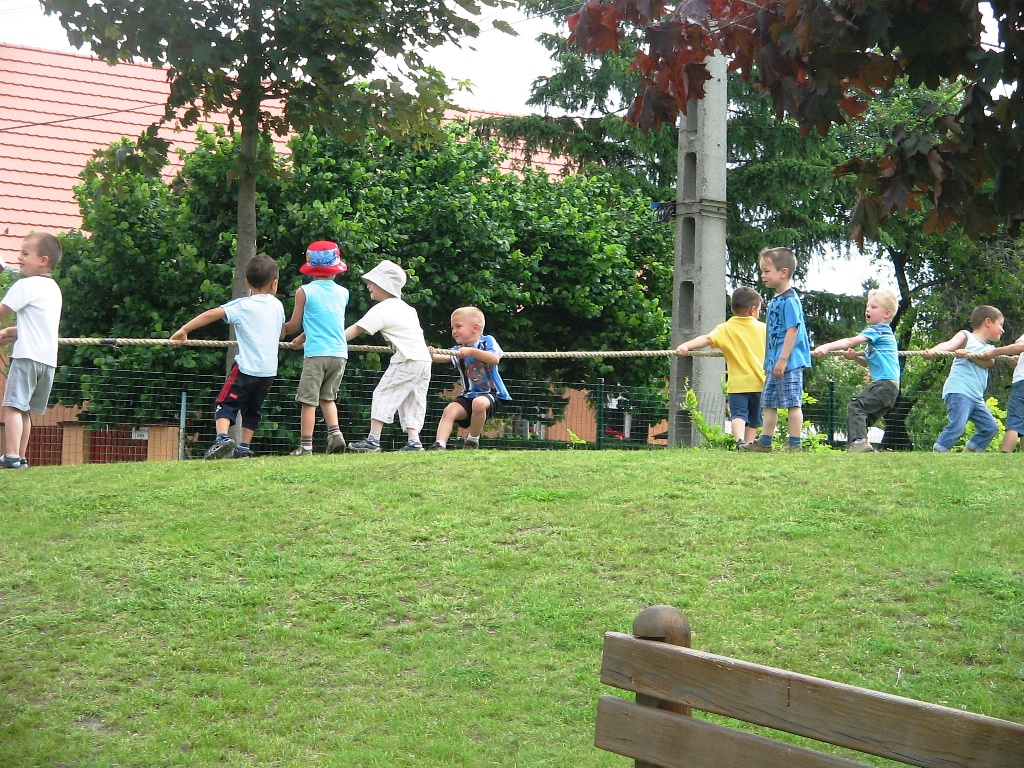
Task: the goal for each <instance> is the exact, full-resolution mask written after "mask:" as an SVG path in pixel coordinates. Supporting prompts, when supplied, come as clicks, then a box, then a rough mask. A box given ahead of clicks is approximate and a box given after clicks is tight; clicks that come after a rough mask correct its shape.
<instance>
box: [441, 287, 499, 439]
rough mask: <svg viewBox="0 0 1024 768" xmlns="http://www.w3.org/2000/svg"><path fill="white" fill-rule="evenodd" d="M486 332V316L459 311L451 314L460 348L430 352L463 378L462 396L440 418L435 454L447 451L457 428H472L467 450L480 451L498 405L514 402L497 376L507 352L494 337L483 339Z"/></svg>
mask: <svg viewBox="0 0 1024 768" xmlns="http://www.w3.org/2000/svg"><path fill="white" fill-rule="evenodd" d="M483 330H484V313H483V312H481V311H480V310H479V309H477V308H476V307H460V308H459V309H456V310H455V311H454V312H452V338H453V339H455V343H456V344H457V345H458V347H457V348H455V349H453V350H451V351H450V352H448V351H445V352H439V351H437V350H436V349H434V348H433V347H431V348H430V356H431V357H432V358H433V360H434V362H435V363H447V362H449V361H450V362H451V363H452V365H454V366H455V367H456V368H458V369H459V374H460V375H461V377H462V393H461V394H460V395H459V396H458V397H456V398H455V399H454V400H453V401H452V402H450V403H448V405H447V406H446V407H445V409H444V413H442V414H441V421H440V422H439V423H438V425H437V437H436V438H435V442H434V444H433V445H432V446H431V447H430V449H431V450H432V451H443V450H445V448H447V447H448V438H449V437H451V434H452V430H453V429H454V428H455V425H456V424H458V425H459V426H460V427H464V428H466V427H468V428H469V437H467V438H466V447H467V448H479V447H480V435H481V433H482V432H483V431H484V424H485V423H486V422H487V419H488V418H490V417H491V416H493V415H494V414H495V413H496V412H497V410H498V401H499V400H511V399H512V397H511V395H509V393H508V390H507V389H505V383H504V382H503V381H502V380H501V374H500V373H498V363H499V362H500V361H501V357H502V355H503V354H504V352H502V351H501V347H500V346H499V344H498V342H497V341H496V340H495V339H494V337H493V336H483V335H482V333H483Z"/></svg>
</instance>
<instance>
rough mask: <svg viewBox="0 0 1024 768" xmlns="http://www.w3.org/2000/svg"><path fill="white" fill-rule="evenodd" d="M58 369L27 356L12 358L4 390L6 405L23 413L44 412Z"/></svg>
mask: <svg viewBox="0 0 1024 768" xmlns="http://www.w3.org/2000/svg"><path fill="white" fill-rule="evenodd" d="M56 370H57V369H56V368H54V367H53V366H52V365H46V364H45V363H39V362H36V361H35V360H29V359H28V358H27V357H15V358H12V359H11V369H10V370H9V371H8V372H7V389H6V390H4V407H5V408H16V409H17V410H19V411H22V412H23V413H24V412H25V411H32V412H33V413H44V412H45V411H46V403H47V402H48V401H49V399H50V389H52V388H53V374H54V372H55V371H56Z"/></svg>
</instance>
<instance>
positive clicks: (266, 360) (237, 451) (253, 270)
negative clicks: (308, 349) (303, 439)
mask: <svg viewBox="0 0 1024 768" xmlns="http://www.w3.org/2000/svg"><path fill="white" fill-rule="evenodd" d="M279 276H280V269H279V268H278V266H277V262H276V261H274V260H273V259H272V258H270V257H269V256H267V255H266V254H263V253H260V254H257V255H256V256H253V257H252V259H251V260H250V261H249V265H248V266H247V267H246V269H245V282H246V284H247V285H248V286H249V290H250V291H251V294H250V295H249V296H243V297H242V298H239V299H234V300H233V301H229V302H228V303H227V304H224V305H222V306H219V307H215V308H214V309H208V310H206V311H205V312H203V313H202V314H200V315H197V316H196V317H194V318H192V319H191V320H189V321H188V322H187V323H185V324H184V325H183V326H181V328H179V329H178V330H176V331H175V332H174V333H173V334H172V335H171V338H172V339H173V340H174V341H182V342H184V341H188V335H189V333H190V332H192V331H194V330H195V329H196V328H202V327H203V326H204V325H209V324H210V323H212V322H215V321H217V320H223V321H225V322H227V323H231V324H232V325H234V326H235V337H236V339H237V340H238V354H237V355H236V356H235V361H234V362H233V363H232V364H231V372H230V373H229V374H228V378H227V381H225V382H224V387H223V388H222V389H221V391H220V394H219V395H218V396H217V410H216V411H215V412H214V418H215V419H216V420H217V439H216V440H215V441H214V443H213V445H211V446H210V447H209V448H208V449H207V450H206V453H205V454H203V458H204V459H226V458H233V459H251V458H252V457H253V452H252V448H250V443H251V442H252V436H253V435H254V434H255V433H256V428H257V427H259V425H260V418H261V417H262V416H263V410H262V409H263V400H264V398H266V396H267V392H269V391H270V386H271V384H273V383H274V377H275V376H277V350H278V348H279V347H280V341H281V339H282V338H283V337H284V306H283V305H282V304H281V302H280V301H279V300H278V298H277V297H276V296H275V295H274V294H275V293H277V280H278V277H279ZM239 413H241V414H242V441H241V442H240V443H237V444H236V443H235V441H234V440H233V439H231V437H230V436H229V435H228V430H229V429H231V425H232V424H233V423H234V422H235V419H236V418H237V417H238V414H239Z"/></svg>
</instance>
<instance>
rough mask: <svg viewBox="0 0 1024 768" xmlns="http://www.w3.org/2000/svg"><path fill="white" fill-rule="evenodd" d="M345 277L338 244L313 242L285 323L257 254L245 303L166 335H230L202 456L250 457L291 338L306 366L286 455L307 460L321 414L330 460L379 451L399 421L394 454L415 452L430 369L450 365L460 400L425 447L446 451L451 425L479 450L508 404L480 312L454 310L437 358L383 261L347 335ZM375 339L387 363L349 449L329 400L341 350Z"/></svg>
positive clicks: (497, 355) (398, 273)
mask: <svg viewBox="0 0 1024 768" xmlns="http://www.w3.org/2000/svg"><path fill="white" fill-rule="evenodd" d="M347 269H348V266H347V265H346V264H345V262H344V261H342V259H341V251H340V249H339V248H338V246H337V245H336V244H335V243H333V242H330V241H326V240H320V241H317V242H315V243H312V244H311V245H310V246H309V248H308V249H307V250H306V263H305V264H303V265H302V266H301V267H299V271H301V272H302V273H303V274H305V275H307V276H309V277H310V278H311V280H310V282H309V283H307V284H306V285H303V286H302V287H301V288H299V289H298V291H297V292H296V294H295V307H294V309H293V311H292V316H291V318H289V319H288V320H287V321H285V316H284V307H283V306H282V305H281V302H280V301H279V300H278V299H277V298H276V297H275V295H274V294H275V293H276V292H277V282H278V277H279V271H278V267H277V263H276V262H275V261H274V260H273V259H271V258H270V257H269V256H265V255H262V254H261V255H258V256H255V257H254V258H253V259H252V260H251V261H250V262H249V266H248V268H247V270H246V282H247V283H248V285H249V289H250V291H251V294H250V295H249V296H246V297H243V298H240V299H235V300H234V301H230V302H228V303H227V304H224V305H223V306H221V307H217V308H215V309H210V310H207V311H206V312H203V313H202V314H200V315H198V316H196V317H195V318H193V319H192V320H189V321H188V322H187V323H185V325H183V326H182V327H181V328H179V329H178V330H177V331H175V332H174V333H173V334H172V335H171V339H173V340H175V341H180V342H185V341H188V334H189V333H191V332H192V331H194V330H195V329H196V328H201V327H202V326H204V325H208V324H209V323H212V322H214V321H216V320H224V321H226V322H228V323H230V324H232V325H233V326H234V328H235V336H236V338H237V341H238V354H237V356H236V358H235V362H234V364H233V365H232V368H231V372H230V373H229V374H228V377H227V380H226V381H225V383H224V387H223V388H222V389H221V392H220V394H219V395H218V397H217V410H216V412H215V414H214V418H215V419H216V423H217V439H216V440H215V441H214V443H213V445H211V446H210V448H209V449H208V450H207V451H206V454H205V458H207V459H221V458H236V459H237V458H249V457H251V456H252V455H253V454H252V449H251V447H250V441H251V440H252V436H253V434H254V432H255V431H256V428H257V426H258V425H259V421H260V415H261V411H262V406H263V400H264V398H265V397H266V394H267V392H268V391H269V390H270V386H271V384H272V383H273V381H274V377H275V376H276V375H277V351H278V347H279V342H280V341H281V340H282V339H283V338H285V336H290V335H292V334H296V333H298V335H297V336H296V337H295V339H293V341H292V347H293V348H295V349H302V350H303V360H302V373H301V375H300V378H299V386H298V393H297V394H296V396H295V400H296V402H298V403H299V404H300V406H301V416H300V422H299V426H300V432H299V434H300V442H299V446H298V447H297V448H296V449H295V450H294V451H292V452H291V455H292V456H309V455H311V454H312V453H313V429H314V425H315V423H316V408H317V407H318V406H319V408H320V410H321V412H322V413H323V417H324V421H325V423H326V426H327V453H340V452H341V451H344V450H346V448H347V449H348V450H349V451H353V452H355V453H377V452H379V451H380V437H381V432H382V431H383V429H384V425H385V424H390V423H392V422H393V421H394V418H395V414H396V413H397V414H398V419H399V423H400V424H401V426H402V429H403V430H404V431H405V433H406V443H405V445H404V446H403V447H402V448H400V449H399V450H402V451H422V450H423V443H422V441H421V440H420V432H421V430H422V429H423V424H424V421H425V420H426V414H427V387H428V385H429V384H430V369H431V365H432V364H433V363H435V362H449V361H451V363H452V364H453V365H454V366H455V367H456V368H457V369H458V370H459V372H460V374H461V378H462V392H461V394H459V396H458V397H456V398H455V399H454V400H453V401H452V402H451V403H449V404H448V406H447V407H446V408H445V409H444V413H443V414H442V416H441V421H440V423H439V424H438V427H437V437H436V440H435V442H434V444H433V445H432V446H431V449H432V450H445V449H446V448H447V446H448V439H449V437H450V436H451V433H452V430H453V429H454V427H455V424H459V425H460V426H463V427H468V429H469V436H468V437H467V438H466V441H465V446H466V447H467V448H479V447H480V435H481V433H482V432H483V428H484V423H485V422H486V420H487V418H488V417H490V416H492V415H493V414H494V413H495V412H496V410H497V408H498V405H499V403H500V402H501V401H502V400H509V399H510V396H509V394H508V390H507V389H506V388H505V385H504V383H503V382H502V380H501V375H500V374H499V372H498V363H499V361H500V360H501V356H502V354H503V353H502V350H501V347H500V346H499V345H498V342H497V341H495V339H494V337H493V336H485V335H483V329H484V315H483V312H481V311H480V310H479V309H477V308H476V307H460V308H459V309H456V310H455V311H454V312H453V313H452V316H451V324H452V338H453V339H454V340H455V344H456V346H455V347H454V348H453V349H451V350H441V351H439V350H436V349H434V348H433V347H429V346H427V343H426V341H425V339H424V336H423V329H422V327H421V326H420V321H419V316H418V315H417V313H416V310H415V309H414V308H413V307H411V306H410V305H409V304H407V303H406V302H405V301H403V300H402V288H403V287H405V283H406V279H407V278H406V274H405V271H404V270H403V269H402V268H401V267H400V266H398V265H397V264H395V263H394V262H392V261H386V260H385V261H382V262H380V263H379V264H378V265H377V266H375V267H374V268H373V269H371V270H370V271H369V272H367V273H366V274H365V275H363V282H364V283H365V284H366V288H367V290H368V291H369V294H370V299H371V300H373V302H374V304H373V306H372V307H371V308H370V309H369V310H368V311H367V312H366V314H364V315H363V316H362V317H361V318H360V319H359V320H358V321H357V322H356V323H354V324H353V325H350V326H348V327H346V326H345V310H346V307H347V306H348V300H349V291H348V289H347V288H345V287H344V286H342V285H339V284H338V283H336V282H335V280H334V278H335V277H336V276H337V275H340V274H342V273H343V272H345V271H347ZM375 333H380V334H381V335H382V336H383V337H384V338H385V339H386V340H387V342H388V343H389V344H390V345H391V347H392V350H393V352H392V355H391V362H390V364H389V365H388V367H387V370H386V371H385V372H384V375H383V376H382V377H381V379H380V381H379V382H378V384H377V386H376V387H375V388H374V390H373V398H372V401H371V406H370V430H369V433H368V434H367V435H366V437H364V438H363V439H361V440H356V441H354V442H352V443H348V444H347V445H346V442H345V437H344V435H343V434H342V432H341V427H340V425H339V423H338V406H337V403H336V399H337V396H338V389H339V387H340V385H341V380H342V377H343V376H344V375H345V366H346V364H347V362H348V342H350V341H352V340H353V339H354V338H356V337H357V336H360V335H362V334H370V335H373V334H375ZM239 415H241V421H242V432H241V438H242V439H241V442H238V443H236V442H235V440H233V439H232V438H231V437H230V435H229V434H228V430H229V429H230V427H231V424H232V423H234V421H235V419H236V418H238V416H239Z"/></svg>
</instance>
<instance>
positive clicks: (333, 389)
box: [284, 240, 348, 456]
mask: <svg viewBox="0 0 1024 768" xmlns="http://www.w3.org/2000/svg"><path fill="white" fill-rule="evenodd" d="M347 270H348V265H347V264H345V262H344V261H342V260H341V249H340V248H338V245H337V243H332V242H331V241H330V240H317V241H316V242H315V243H310V246H309V248H307V249H306V263H305V264H303V265H302V266H301V267H299V271H300V272H301V273H302V274H304V275H309V276H310V277H311V278H313V279H312V280H311V281H310V282H309V283H307V284H306V285H303V286H302V287H300V288H299V289H298V290H297V291H296V292H295V308H294V309H293V310H292V316H291V319H289V320H288V322H287V323H285V325H284V332H285V334H286V335H288V334H292V333H296V332H298V331H302V333H301V334H299V336H297V337H296V338H295V339H294V340H293V341H292V346H293V347H294V348H295V349H298V348H300V347H302V348H303V358H302V375H301V377H300V378H299V391H298V392H297V393H296V395H295V401H296V402H297V403H299V404H300V405H301V406H302V413H301V415H300V417H299V419H300V421H299V436H300V443H299V447H298V448H296V449H295V450H294V451H292V452H291V455H292V456H311V455H312V454H313V429H314V426H315V424H316V408H317V406H318V405H319V406H320V410H321V412H323V415H324V422H325V423H326V424H327V453H341V452H342V451H344V450H345V436H344V435H342V433H341V427H340V426H339V425H338V404H337V402H336V400H337V398H338V387H339V386H341V379H342V377H343V376H344V375H345V366H346V365H347V364H348V341H347V340H346V338H345V308H346V307H347V306H348V288H345V287H344V286H341V285H338V284H337V283H336V282H334V277H335V276H336V275H340V274H341V273H343V272H345V271H347Z"/></svg>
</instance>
